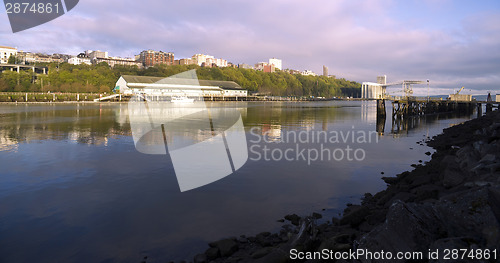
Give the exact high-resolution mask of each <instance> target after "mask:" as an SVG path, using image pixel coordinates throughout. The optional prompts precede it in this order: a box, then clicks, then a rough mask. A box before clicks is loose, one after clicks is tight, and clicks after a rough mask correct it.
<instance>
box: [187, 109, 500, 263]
mask: <svg viewBox="0 0 500 263" xmlns="http://www.w3.org/2000/svg"><path fill="white" fill-rule="evenodd" d="M417 143H418V142H417ZM427 144H428V145H429V146H431V147H433V148H434V149H436V152H435V153H434V154H433V155H432V159H431V160H430V161H429V162H427V163H425V164H418V165H416V166H415V169H414V170H413V171H411V172H403V173H401V174H399V175H397V176H396V177H383V178H382V179H383V180H384V181H385V182H386V183H387V184H388V187H387V189H386V190H384V191H381V192H379V193H377V194H375V195H371V194H365V196H364V198H363V200H362V202H361V204H360V205H349V206H348V207H347V208H346V209H345V211H344V215H343V217H342V218H332V219H331V220H329V221H327V222H326V223H323V224H318V223H317V221H318V219H319V218H321V217H322V215H321V214H318V213H314V214H313V215H310V216H305V217H300V216H298V215H295V214H293V215H287V216H285V218H284V219H282V220H281V221H282V222H284V225H283V227H282V228H281V230H280V231H279V232H278V233H269V232H263V233H260V234H258V235H256V236H253V237H246V236H240V237H233V238H227V239H223V240H219V241H216V242H212V243H210V244H209V248H208V249H207V250H206V251H205V252H204V253H201V254H198V255H196V256H195V257H194V259H193V262H195V263H201V262H289V261H294V262H295V261H297V262H321V259H318V258H319V257H320V256H319V255H320V253H321V252H322V251H329V252H331V253H335V252H349V251H356V250H357V249H363V250H365V251H371V252H380V251H385V252H386V253H387V252H392V253H394V254H393V255H395V254H396V253H397V252H417V251H420V252H422V255H423V257H424V258H422V259H420V260H417V259H416V258H413V259H412V260H406V261H404V260H399V261H398V260H390V261H388V260H387V259H379V260H375V259H366V257H361V258H358V259H357V260H352V259H350V260H344V259H340V260H337V262H457V261H460V262H497V261H498V257H499V256H498V254H496V259H494V258H493V256H494V255H493V254H491V255H490V256H489V259H478V255H479V254H477V252H478V251H479V252H480V253H481V254H482V253H484V251H485V249H489V250H490V251H493V250H495V249H496V250H497V251H496V253H498V252H500V113H499V112H498V111H494V112H489V113H487V114H486V115H485V116H482V117H479V118H477V119H473V120H470V121H468V122H465V123H463V124H460V125H456V126H453V127H450V128H447V129H445V130H444V131H443V133H442V134H441V135H438V136H435V137H434V138H433V139H432V140H430V141H428V142H427ZM446 249H464V250H463V251H467V252H468V251H472V252H473V253H472V254H467V255H466V256H465V258H464V257H463V256H462V254H461V253H460V254H459V256H462V257H461V259H460V260H453V259H452V258H451V259H450V260H446V259H444V258H443V257H444V256H445V254H444V253H443V252H445V251H446ZM465 249H467V250H465ZM291 250H293V251H295V252H296V253H295V255H297V254H298V253H299V252H319V253H316V255H315V256H314V254H313V253H309V254H301V255H302V256H304V257H306V259H302V260H291V258H290V257H291V252H290V251H291ZM429 250H430V251H438V252H439V256H438V259H432V260H431V259H429V258H428V256H429V254H428V253H429ZM450 253H451V252H450ZM474 253H476V254H474ZM471 255H472V258H471V257H470V256H471ZM474 255H476V257H475V258H474ZM307 256H309V257H314V258H315V259H307ZM434 256H435V255H434ZM448 256H449V257H451V256H452V255H451V254H450V255H448ZM483 258H485V257H484V255H483ZM323 259H325V258H323Z"/></svg>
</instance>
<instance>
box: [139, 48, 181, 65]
mask: <svg viewBox="0 0 500 263" xmlns="http://www.w3.org/2000/svg"><path fill="white" fill-rule="evenodd" d="M139 61H140V62H141V63H142V64H143V65H144V67H152V66H154V65H159V64H166V65H173V64H174V53H172V52H163V51H154V50H144V51H142V52H141V54H140V55H139Z"/></svg>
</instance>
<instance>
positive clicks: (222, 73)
mask: <svg viewBox="0 0 500 263" xmlns="http://www.w3.org/2000/svg"><path fill="white" fill-rule="evenodd" d="M38 66H41V65H38ZM44 66H47V67H48V72H49V74H47V75H42V74H36V75H35V74H34V73H33V72H31V71H21V72H20V73H17V72H16V71H9V70H5V71H3V72H2V73H0V91H3V92H7V91H17V92H49V91H50V92H79V93H89V92H94V93H96V92H100V93H104V92H107V93H109V92H111V91H112V89H113V88H114V86H115V83H116V81H117V80H118V78H119V77H120V76H121V75H139V76H156V77H168V76H171V75H174V74H177V73H181V72H184V71H187V70H191V69H196V72H197V75H198V78H199V79H205V80H227V81H234V82H236V83H238V84H239V85H240V86H241V87H242V88H244V89H247V90H248V91H249V92H250V93H254V92H258V93H260V94H269V95H276V96H314V97H328V98H329V97H333V96H337V97H341V96H349V97H359V95H360V92H361V91H360V88H361V84H359V83H357V82H354V81H348V80H345V79H335V78H329V77H325V76H303V75H300V74H289V73H287V72H285V71H280V70H277V71H276V72H274V73H265V72H262V71H257V70H253V69H241V68H232V67H225V68H217V67H213V68H208V67H200V66H198V65H173V66H169V65H157V66H154V67H149V68H146V69H140V68H138V67H137V66H115V67H114V68H110V67H109V65H108V64H106V63H105V62H103V63H99V64H97V65H71V64H68V63H60V64H58V63H49V64H45V65H44Z"/></svg>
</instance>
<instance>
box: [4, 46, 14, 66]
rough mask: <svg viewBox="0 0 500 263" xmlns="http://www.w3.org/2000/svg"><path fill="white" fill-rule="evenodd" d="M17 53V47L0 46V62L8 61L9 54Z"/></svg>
mask: <svg viewBox="0 0 500 263" xmlns="http://www.w3.org/2000/svg"><path fill="white" fill-rule="evenodd" d="M16 55H17V48H13V47H4V46H0V64H2V63H3V64H5V63H8V62H9V58H10V56H14V57H15V56H16Z"/></svg>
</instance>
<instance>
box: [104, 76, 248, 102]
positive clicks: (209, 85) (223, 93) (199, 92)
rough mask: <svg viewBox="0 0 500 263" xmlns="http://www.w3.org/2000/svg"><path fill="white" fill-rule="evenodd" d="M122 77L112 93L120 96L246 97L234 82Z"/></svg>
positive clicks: (246, 93) (244, 92) (245, 92)
mask: <svg viewBox="0 0 500 263" xmlns="http://www.w3.org/2000/svg"><path fill="white" fill-rule="evenodd" d="M198 83H199V85H194V84H195V83H193V81H192V80H190V79H176V78H162V77H149V76H131V75H122V76H121V77H120V78H119V79H118V81H117V82H116V85H115V89H114V91H117V92H119V93H121V94H125V95H131V94H145V95H151V96H167V97H173V96H189V97H246V96H247V95H248V92H247V90H245V89H243V88H242V87H240V85H238V84H237V83H236V82H234V81H217V80H198ZM198 83H196V84H198Z"/></svg>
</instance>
